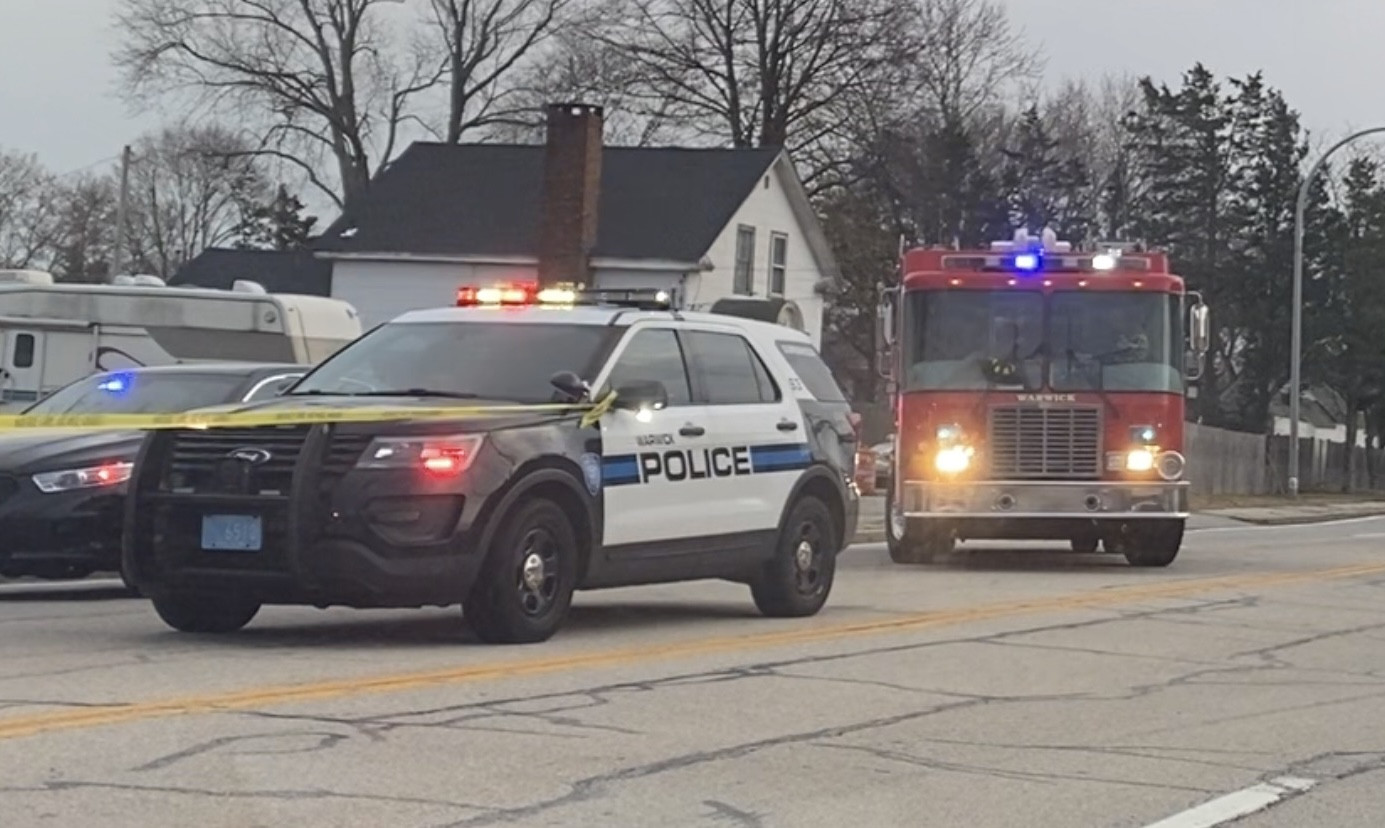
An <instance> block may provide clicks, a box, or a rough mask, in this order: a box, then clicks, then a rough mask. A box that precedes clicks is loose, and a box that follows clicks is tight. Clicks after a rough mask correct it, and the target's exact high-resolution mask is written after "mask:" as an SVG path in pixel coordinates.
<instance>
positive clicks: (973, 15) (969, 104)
mask: <svg viewBox="0 0 1385 828" xmlns="http://www.w3.org/2000/svg"><path fill="white" fill-rule="evenodd" d="M918 9H919V12H918V21H917V26H918V28H917V41H916V43H915V45H914V50H913V54H914V58H913V62H914V67H915V73H916V79H917V84H918V89H919V91H920V92H921V93H923V98H924V109H925V111H926V112H927V113H928V114H929V115H932V116H934V117H936V118H937V119H938V120H940V121H942V122H943V123H946V124H951V125H959V124H969V123H970V122H971V121H972V120H973V119H974V118H976V117H977V116H979V115H981V114H982V113H983V112H984V110H986V109H988V108H992V107H994V106H995V105H996V104H1000V103H1004V102H1005V96H1006V95H1007V93H1009V92H1011V91H1014V90H1015V89H1016V87H1017V86H1018V85H1021V84H1023V83H1025V82H1026V81H1032V80H1034V79H1035V78H1037V77H1038V76H1039V73H1040V71H1041V70H1042V68H1043V65H1042V61H1041V60H1040V58H1039V56H1038V54H1037V53H1036V52H1035V51H1034V50H1032V49H1030V48H1029V47H1027V46H1026V44H1025V43H1024V41H1023V39H1022V38H1021V37H1020V35H1019V34H1018V33H1016V32H1015V31H1014V30H1013V29H1012V28H1011V27H1010V20H1009V17H1008V16H1007V15H1006V13H1005V8H1004V6H1003V5H1002V4H1000V3H998V2H995V0H920V2H919V6H918Z"/></svg>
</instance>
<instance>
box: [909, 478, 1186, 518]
mask: <svg viewBox="0 0 1385 828" xmlns="http://www.w3.org/2000/svg"><path fill="white" fill-rule="evenodd" d="M1188 489H1189V483H1188V482H1187V481H1185V480H1184V481H1175V482H1168V483H1166V482H1163V481H1152V482H1147V483H1146V482H1126V481H1115V480H1090V481H1087V480H1084V481H1072V482H1069V481H1061V482H1055V481H1004V480H998V481H968V482H965V483H945V482H936V481H916V480H910V481H905V482H904V484H903V486H902V492H901V497H900V504H901V506H902V511H903V513H904V517H906V518H908V519H910V520H915V519H946V520H968V521H971V520H988V519H1002V520H1039V519H1045V518H1058V519H1067V520H1073V519H1076V520H1084V521H1086V520H1121V521H1125V520H1135V519H1142V518H1165V519H1167V518H1187V517H1188V514H1189V507H1188Z"/></svg>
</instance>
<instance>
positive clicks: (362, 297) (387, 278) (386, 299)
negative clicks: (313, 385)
mask: <svg viewBox="0 0 1385 828" xmlns="http://www.w3.org/2000/svg"><path fill="white" fill-rule="evenodd" d="M532 278H534V270H533V268H525V267H515V266H514V265H472V264H456V263H442V262H363V261H350V260H340V261H337V262H335V263H334V264H333V267H332V296H333V297H335V298H337V299H344V300H346V301H347V302H350V303H351V304H352V305H355V306H356V310H357V311H358V312H359V313H360V314H361V327H362V328H366V329H369V328H373V327H374V326H376V325H378V324H380V323H382V322H388V321H389V320H391V319H393V318H394V317H396V316H398V315H399V314H401V313H404V312H406V311H411V310H423V309H425V308H438V307H448V306H450V305H452V304H453V303H454V302H456V301H457V288H458V287H460V286H462V285H464V284H486V283H492V282H500V281H504V280H507V279H520V280H523V279H532Z"/></svg>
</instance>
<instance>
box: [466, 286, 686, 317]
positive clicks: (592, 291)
mask: <svg viewBox="0 0 1385 828" xmlns="http://www.w3.org/2000/svg"><path fill="white" fill-rule="evenodd" d="M573 305H616V306H620V307H633V308H640V309H644V310H668V309H670V308H671V307H672V306H673V299H672V296H671V294H670V293H669V292H668V291H667V290H663V289H661V288H586V287H581V286H576V285H554V286H550V287H543V288H541V287H539V286H538V284H537V283H535V282H503V283H498V284H491V285H463V286H462V287H460V288H458V289H457V307H460V308H476V307H529V306H532V307H570V306H573Z"/></svg>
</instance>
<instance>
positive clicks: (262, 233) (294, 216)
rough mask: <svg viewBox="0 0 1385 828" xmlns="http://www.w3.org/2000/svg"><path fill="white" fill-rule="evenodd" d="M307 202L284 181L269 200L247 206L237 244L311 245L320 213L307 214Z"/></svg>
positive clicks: (283, 247) (271, 246)
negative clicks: (313, 231)
mask: <svg viewBox="0 0 1385 828" xmlns="http://www.w3.org/2000/svg"><path fill="white" fill-rule="evenodd" d="M303 210H304V206H303V202H302V201H300V200H299V199H298V196H296V195H291V194H290V193H289V191H288V188H286V187H285V186H284V185H282V184H280V185H279V190H278V192H276V193H275V194H274V197H273V198H271V199H270V200H269V201H267V202H264V203H261V204H251V205H249V206H248V207H247V208H246V209H245V217H244V219H243V220H242V221H241V225H240V229H239V236H240V238H239V239H238V240H237V242H236V245H235V246H236V247H238V248H240V249H269V250H301V249H303V248H304V247H306V246H307V243H308V239H309V238H310V236H311V233H312V229H313V226H314V225H315V224H317V217H316V216H305V215H303Z"/></svg>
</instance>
